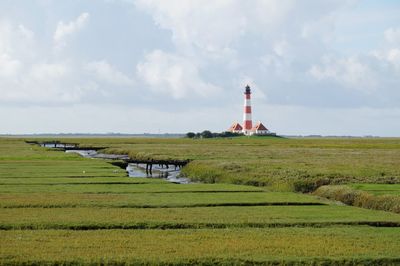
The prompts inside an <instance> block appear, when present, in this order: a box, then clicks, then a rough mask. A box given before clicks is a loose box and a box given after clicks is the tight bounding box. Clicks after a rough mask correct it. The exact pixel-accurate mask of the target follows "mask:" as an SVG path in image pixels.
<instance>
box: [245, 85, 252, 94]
mask: <svg viewBox="0 0 400 266" xmlns="http://www.w3.org/2000/svg"><path fill="white" fill-rule="evenodd" d="M244 93H245V94H250V93H251V90H250V86H249V85H246V91H245V92H244Z"/></svg>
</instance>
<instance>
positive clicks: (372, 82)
mask: <svg viewBox="0 0 400 266" xmlns="http://www.w3.org/2000/svg"><path fill="white" fill-rule="evenodd" d="M309 73H310V74H311V75H312V76H313V77H315V78H316V79H318V80H323V79H331V80H334V81H336V82H338V83H340V84H342V85H343V86H346V87H350V88H354V89H358V90H361V91H366V92H368V91H371V90H374V89H375V88H376V86H377V83H378V80H377V77H376V75H375V73H374V71H373V70H372V69H371V68H370V66H369V65H368V64H367V63H364V62H362V61H361V60H360V59H359V58H357V57H349V58H342V59H336V58H332V57H325V58H324V59H323V64H322V65H314V66H312V67H311V69H310V71H309Z"/></svg>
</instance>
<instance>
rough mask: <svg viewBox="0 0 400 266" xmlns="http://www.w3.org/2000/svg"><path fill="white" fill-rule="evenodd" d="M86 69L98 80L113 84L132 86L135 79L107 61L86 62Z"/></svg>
mask: <svg viewBox="0 0 400 266" xmlns="http://www.w3.org/2000/svg"><path fill="white" fill-rule="evenodd" d="M85 69H86V70H88V71H89V72H91V73H93V74H94V75H95V77H96V78H97V79H98V80H102V81H105V82H107V83H110V84H113V85H120V86H132V85H133V84H134V81H133V79H131V78H129V77H128V76H126V75H124V74H123V73H121V72H120V71H119V70H118V69H116V67H115V66H112V65H110V64H109V63H108V62H107V61H105V60H102V61H93V62H89V63H87V64H86V66H85Z"/></svg>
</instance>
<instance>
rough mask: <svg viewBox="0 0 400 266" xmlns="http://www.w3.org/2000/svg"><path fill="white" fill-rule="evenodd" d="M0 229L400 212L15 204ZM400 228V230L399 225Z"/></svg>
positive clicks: (287, 220) (307, 220)
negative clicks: (52, 207)
mask: <svg viewBox="0 0 400 266" xmlns="http://www.w3.org/2000/svg"><path fill="white" fill-rule="evenodd" d="M1 212H2V216H1V217H0V229H3V230H4V229H7V230H10V229H73V230H83V229H86V230H87V229H111V228H125V229H129V228H131V229H132V228H137V229H149V228H171V229H174V228H176V229H180V228H229V227H243V228H246V227H259V228H263V227H289V226H297V227H301V226H314V227H322V226H334V225H338V224H352V225H362V224H364V225H371V226H397V227H400V215H397V214H394V213H389V212H378V211H371V210H366V209H361V208H355V207H348V206H312V205H311V206H248V207H245V208H244V207H198V208H193V207H192V208H168V209H165V208H152V209H147V208H139V209H137V208H129V209H121V208H94V207H88V208H66V207H65V208H56V209H50V208H17V209H15V208H13V209H3V210H1ZM399 231H400V230H399Z"/></svg>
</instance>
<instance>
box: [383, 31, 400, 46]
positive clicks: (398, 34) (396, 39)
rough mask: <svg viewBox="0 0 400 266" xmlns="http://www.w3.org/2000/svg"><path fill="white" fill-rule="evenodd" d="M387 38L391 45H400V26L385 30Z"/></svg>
mask: <svg viewBox="0 0 400 266" xmlns="http://www.w3.org/2000/svg"><path fill="white" fill-rule="evenodd" d="M384 34H385V40H386V42H388V43H389V44H391V45H399V46H400V28H397V29H394V28H389V29H387V30H385V33H384Z"/></svg>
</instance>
